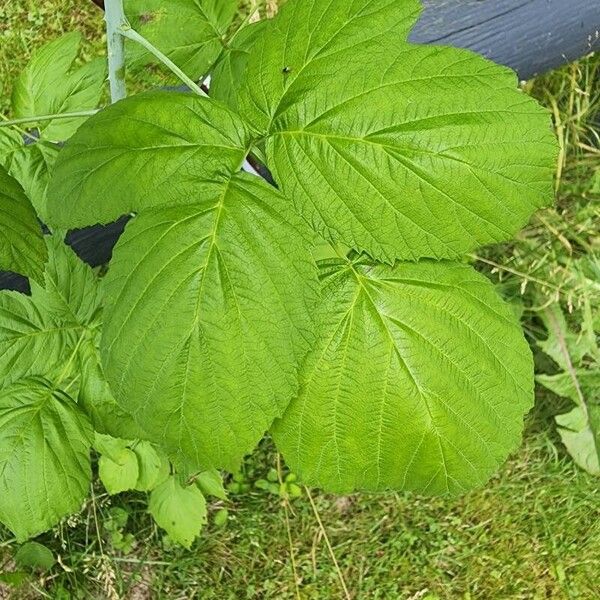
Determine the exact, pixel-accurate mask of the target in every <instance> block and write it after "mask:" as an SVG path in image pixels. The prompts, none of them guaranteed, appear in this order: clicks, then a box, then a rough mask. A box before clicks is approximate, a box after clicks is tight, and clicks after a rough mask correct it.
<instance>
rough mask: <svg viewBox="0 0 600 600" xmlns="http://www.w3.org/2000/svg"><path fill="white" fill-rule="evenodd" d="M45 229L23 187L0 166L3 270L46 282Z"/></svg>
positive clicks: (0, 228)
mask: <svg viewBox="0 0 600 600" xmlns="http://www.w3.org/2000/svg"><path fill="white" fill-rule="evenodd" d="M46 258H47V252H46V246H45V244H44V240H43V239H42V229H41V226H40V224H39V222H38V220H37V217H36V214H35V211H34V210H33V207H32V206H31V203H30V202H29V199H28V198H27V196H26V195H25V192H24V191H23V188H22V187H21V186H20V185H19V183H18V182H17V181H16V180H15V179H14V178H13V177H11V176H10V175H9V174H8V172H7V171H6V170H5V169H4V167H1V166H0V269H2V270H4V271H14V272H16V273H20V274H22V275H27V276H28V277H32V278H33V279H36V280H38V281H41V280H42V279H43V275H42V273H43V265H44V262H45V260H46Z"/></svg>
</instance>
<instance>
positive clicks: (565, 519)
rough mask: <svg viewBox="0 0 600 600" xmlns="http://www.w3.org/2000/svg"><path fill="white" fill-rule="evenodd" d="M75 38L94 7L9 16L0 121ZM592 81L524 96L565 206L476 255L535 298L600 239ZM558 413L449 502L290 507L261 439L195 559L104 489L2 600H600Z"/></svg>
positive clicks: (560, 81) (49, 7) (596, 527)
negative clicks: (21, 77) (575, 238)
mask: <svg viewBox="0 0 600 600" xmlns="http://www.w3.org/2000/svg"><path fill="white" fill-rule="evenodd" d="M73 29H78V30H81V31H82V32H83V33H84V40H85V43H84V48H83V50H82V55H81V60H82V61H85V60H88V59H89V58H91V57H92V56H99V55H102V53H103V51H104V50H103V49H104V43H103V39H102V35H103V34H102V19H101V13H100V11H99V10H98V9H97V8H95V7H94V5H93V4H92V3H91V2H87V0H41V1H40V0H16V1H15V2H5V3H3V6H2V7H0V112H2V114H4V115H6V109H7V106H8V102H7V98H8V94H9V93H10V87H11V82H12V81H13V80H14V78H15V76H16V75H17V74H18V72H19V70H20V69H21V68H22V67H23V66H24V65H25V64H26V63H27V60H28V58H29V57H30V55H31V52H32V51H33V50H34V49H35V48H36V47H37V46H39V45H40V44H42V43H44V41H47V40H50V39H52V38H54V37H56V36H58V35H60V34H61V33H63V32H66V31H71V30H73ZM598 69H599V61H598V57H595V58H590V59H587V60H586V61H582V62H580V63H579V64H577V65H575V66H571V67H566V68H564V69H562V70H560V71H557V72H555V73H553V74H550V75H548V76H546V77H542V78H539V79H538V80H536V81H535V82H532V83H530V84H528V86H527V90H528V91H529V92H530V93H532V94H534V95H535V96H536V97H538V98H539V99H540V100H541V101H542V102H543V103H544V104H546V105H547V106H548V107H549V109H550V110H551V111H552V112H553V114H554V117H555V124H556V127H557V133H558V135H559V138H560V140H561V144H562V161H561V167H560V169H559V171H558V179H557V181H558V183H557V189H558V198H559V204H558V209H557V210H550V211H546V212H544V213H540V215H538V216H537V217H536V218H534V220H533V221H532V224H531V226H530V227H529V228H528V229H527V230H526V232H525V233H524V234H523V236H522V237H521V238H520V240H518V241H517V243H514V244H511V245H508V246H504V247H502V248H494V249H490V250H489V251H488V250H486V251H485V252H484V253H482V258H484V259H485V261H487V262H482V263H480V265H481V267H482V268H484V267H485V266H486V265H487V266H493V265H496V272H497V273H499V274H500V275H502V274H504V275H506V276H507V277H508V278H509V279H508V281H509V282H511V281H512V283H513V284H514V282H515V280H516V281H517V282H520V283H521V284H524V283H527V282H529V283H530V284H531V285H533V284H534V283H535V279H539V277H541V275H540V272H541V273H542V274H546V275H547V274H548V273H550V274H552V273H554V275H553V276H554V277H559V278H560V277H563V276H564V277H565V278H568V277H569V276H570V271H569V268H570V267H569V265H570V264H571V263H570V261H571V259H572V258H573V257H572V256H571V255H568V256H567V255H566V254H565V252H566V251H565V248H564V246H565V244H564V243H562V241H561V238H560V235H563V232H565V231H572V230H575V229H576V230H577V232H578V235H579V234H580V237H582V238H586V239H588V238H589V235H588V234H590V232H589V231H588V230H589V228H590V227H592V228H593V221H592V225H590V224H589V222H588V220H587V219H588V217H585V219H584V218H583V217H581V215H582V214H583V212H584V211H587V210H589V207H590V203H591V202H592V200H591V195H592V188H593V183H592V178H593V171H594V168H595V166H597V165H598V162H597V161H598V159H599V157H600V152H599V150H598V148H599V147H600V144H599V143H598V142H599V140H598V134H597V131H596V129H595V125H594V123H595V121H594V113H595V111H596V110H597V108H598V105H599V104H600V90H599V89H598V72H599V70H598ZM151 76H157V74H156V73H151V74H149V75H148V77H149V78H150V77H151ZM137 84H138V85H141V84H140V82H137ZM586 228H587V229H586ZM559 234H560V235H559ZM591 235H592V237H593V231H592V233H591ZM532 236H533V238H534V240H535V241H536V243H535V244H534V246H535V249H534V250H531V251H527V252H526V251H524V248H527V247H528V246H527V245H524V241H523V240H531V238H532ZM536 236H537V237H536ZM586 236H588V237H586ZM563 237H564V235H563ZM567 237H568V236H567ZM584 246H585V244H584ZM596 249H597V247H596ZM593 250H594V248H592V249H589V250H588V249H586V248H584V249H583V250H580V252H588V251H589V252H592V251H593ZM540 258H541V259H544V261H545V262H544V264H545V267H544V269H542V271H540V266H539V261H540ZM489 263H492V265H490V264H489ZM515 272H516V275H515ZM548 276H550V275H548ZM511 277H512V279H511ZM561 281H562V280H561ZM561 285H562V284H561ZM517 287H519V286H517ZM524 287H526V286H524ZM523 289H524V288H523ZM565 289H567V290H568V282H567V283H565ZM567 304H568V301H567ZM525 317H526V320H525V326H526V330H527V331H528V334H531V335H533V334H534V333H535V328H536V327H537V326H539V324H538V323H537V322H536V320H535V318H534V317H531V316H530V317H528V316H527V307H526V313H525ZM563 408H564V404H562V403H561V402H560V401H559V400H558V399H557V398H555V397H553V396H550V395H548V394H544V393H542V391H541V390H539V391H538V398H537V404H536V408H535V410H534V411H533V413H532V414H531V415H530V417H529V418H528V423H527V429H526V435H525V440H524V442H523V445H522V447H521V448H520V450H519V451H518V452H517V453H515V454H514V455H513V456H512V457H511V458H510V460H509V461H508V463H507V464H506V465H505V467H504V468H503V469H502V470H501V472H500V473H499V474H498V475H497V476H496V477H494V479H493V480H492V481H491V482H490V483H489V484H488V485H487V486H486V487H485V488H484V489H481V490H478V491H474V492H471V493H470V494H467V495H466V496H464V497H462V498H460V499H455V500H444V499H436V500H431V499H426V498H421V497H417V496H414V495H404V494H389V495H385V496H367V495H356V496H352V497H341V498H340V497H332V496H324V495H319V494H317V493H313V496H312V497H309V496H308V495H307V492H303V495H302V496H301V497H299V498H295V499H291V500H289V501H283V500H281V499H280V498H279V496H277V495H272V494H269V493H268V492H265V491H261V490H259V489H256V487H255V486H254V485H253V484H254V482H256V481H257V480H258V479H260V478H264V477H265V476H266V475H267V472H268V471H269V469H272V468H275V467H276V465H277V461H278V457H277V456H276V455H275V454H274V452H273V450H272V446H271V445H270V444H269V442H268V440H266V441H265V442H264V444H263V445H262V447H261V449H260V450H259V451H257V452H256V454H255V455H254V456H253V457H251V458H250V459H249V460H248V463H247V466H246V469H245V471H244V483H247V487H250V491H246V492H245V493H242V494H232V495H231V497H230V500H229V501H228V502H227V503H223V502H220V503H216V504H214V505H213V506H212V510H211V516H212V517H211V521H210V523H209V525H208V527H207V528H206V530H205V532H204V534H203V535H202V537H201V539H200V540H199V542H198V543H197V544H196V545H195V546H194V547H193V549H192V550H191V551H185V550H182V549H178V548H173V547H169V546H168V545H166V544H165V543H164V541H163V539H162V535H161V533H160V531H157V529H156V528H155V526H154V525H153V524H152V521H151V519H150V518H149V517H148V515H147V514H146V512H145V509H146V504H145V499H144V497H143V495H141V494H137V495H136V494H130V495H124V496H121V497H117V498H113V499H110V498H108V497H107V496H106V494H104V493H103V490H102V489H101V487H100V486H97V487H96V489H95V492H94V496H93V498H92V499H91V500H90V501H89V502H88V503H87V504H86V506H85V507H84V509H83V511H82V513H81V514H80V515H79V516H77V517H75V518H72V519H69V520H68V521H67V522H66V523H63V524H62V525H61V526H60V527H59V528H57V529H56V530H55V531H54V532H51V533H49V534H47V535H44V536H42V537H41V538H40V541H42V542H43V543H44V544H46V545H47V546H49V547H50V548H51V549H52V550H53V551H54V552H55V553H56V554H57V555H58V556H59V562H58V565H57V566H55V567H54V568H53V569H52V570H51V571H50V572H49V573H47V574H40V575H39V576H36V577H34V578H33V579H32V580H31V582H30V583H26V584H25V585H24V586H22V587H21V588H14V587H9V586H8V585H3V584H2V583H0V598H4V597H7V598H8V597H10V598H59V599H60V598H111V599H114V598H125V599H132V600H133V599H145V598H168V599H169V600H177V599H179V598H181V599H183V598H185V599H188V598H203V599H212V598H215V599H217V598H218V599H228V598H231V599H243V598H265V599H270V598H272V599H278V600H279V599H286V598H290V599H292V598H302V599H313V598H314V599H328V598H344V597H345V596H344V594H345V592H344V588H346V589H347V590H348V596H349V597H351V598H368V599H371V598H372V599H376V598H382V599H390V598H394V599H395V598H402V599H404V598H406V599H415V600H416V599H423V600H424V599H428V600H433V599H467V598H481V599H511V600H512V599H515V600H517V599H521V598H522V599H528V600H529V599H538V598H539V599H542V598H552V599H554V598H556V599H560V598H568V599H571V598H581V599H590V598H600V579H599V578H598V572H600V519H599V518H598V517H599V514H598V506H599V505H600V486H599V485H598V479H597V478H593V477H592V476H590V475H587V474H586V473H584V472H582V471H581V470H580V469H578V468H577V467H576V466H575V465H574V464H573V462H572V460H571V459H570V457H569V456H568V455H567V454H566V452H565V450H564V448H563V447H562V445H561V444H560V442H559V440H558V437H557V435H556V433H555V430H554V427H553V419H552V416H553V415H554V414H556V413H557V412H559V411H560V410H562V409H563ZM313 500H314V507H313V504H312V501H313ZM224 506H226V507H227V509H228V511H229V516H228V520H227V522H226V523H225V524H220V525H217V524H216V523H215V520H214V515H216V514H217V511H218V510H219V509H221V508H223V507H224ZM115 509H116V510H115ZM121 509H124V510H125V511H127V514H126V517H127V524H126V525H125V526H124V527H122V522H119V520H120V519H121V518H122V517H123V513H122V511H121ZM115 531H116V533H115ZM128 534H133V537H128ZM16 547H17V546H16V544H15V542H14V540H12V539H11V537H10V535H9V534H8V533H7V532H6V531H5V530H2V529H0V581H2V579H5V580H7V579H10V576H8V575H7V573H9V572H10V571H12V570H13V568H14V563H13V560H12V557H13V555H14V551H15V549H16Z"/></svg>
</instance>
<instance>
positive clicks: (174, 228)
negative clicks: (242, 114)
mask: <svg viewBox="0 0 600 600" xmlns="http://www.w3.org/2000/svg"><path fill="white" fill-rule="evenodd" d="M295 224H296V219H295V218H294V214H293V213H291V212H290V211H289V207H288V205H287V204H286V202H285V201H284V200H283V199H282V198H281V196H279V194H277V192H276V191H274V190H273V189H272V188H270V187H269V186H268V185H266V184H265V183H264V182H262V181H261V180H259V179H258V178H256V177H252V176H250V175H236V176H234V177H232V178H231V180H230V182H229V183H228V184H226V185H225V186H224V187H223V189H222V191H221V193H220V194H218V195H214V194H213V195H211V196H205V197H203V198H201V199H199V201H198V203H197V204H193V205H187V206H173V207H170V208H162V209H155V210H148V211H146V212H143V213H141V214H140V215H139V216H138V217H136V219H134V220H133V222H132V223H131V224H130V225H128V227H127V230H126V231H125V234H124V235H123V236H122V238H121V240H120V241H119V244H118V246H117V248H116V249H115V253H114V257H113V260H112V263H111V267H110V270H109V273H108V275H107V277H106V280H105V282H106V285H107V307H106V319H105V328H104V332H103V341H102V355H103V360H104V364H105V370H106V375H107V377H108V380H109V382H110V383H111V388H112V390H113V392H114V393H115V395H116V398H117V400H118V402H119V403H120V405H121V406H122V407H123V408H124V409H125V410H127V412H129V413H131V414H132V415H133V416H134V417H135V418H136V420H137V421H138V423H139V424H140V426H141V427H142V428H143V429H144V430H145V431H147V432H148V434H149V435H150V436H151V439H155V440H160V443H161V445H163V446H164V447H165V448H166V449H167V450H169V451H171V452H174V453H178V454H181V455H182V456H183V457H184V458H185V459H187V460H189V461H190V462H192V463H194V464H197V465H199V466H200V467H203V468H208V467H216V468H219V467H222V468H226V469H228V470H232V471H233V470H235V469H236V468H237V466H238V464H239V462H240V460H241V458H242V457H243V456H244V454H245V453H247V452H250V451H251V450H252V449H253V447H254V446H255V444H256V443H257V442H258V441H259V440H260V438H261V437H262V435H263V433H264V432H265V430H266V429H268V427H269V426H270V424H271V422H272V420H273V419H274V418H275V417H277V416H281V415H282V414H283V411H284V410H285V408H286V406H287V403H288V402H289V400H290V399H291V398H292V396H293V395H294V393H295V390H296V385H297V384H296V379H297V374H296V364H297V362H298V361H299V359H300V358H301V357H302V356H303V355H304V353H305V351H306V349H307V342H308V341H309V340H310V338H311V329H312V319H311V316H310V311H311V307H312V304H313V301H314V294H315V289H314V285H313V284H312V281H313V277H314V271H313V269H314V266H313V263H312V261H311V258H310V253H309V251H308V248H307V245H306V244H305V242H304V241H303V238H302V236H301V234H300V233H299V230H298V229H297V228H296V225H295ZM298 227H299V226H298ZM225 324H226V325H227V326H225ZM198 415H202V418H199V417H198Z"/></svg>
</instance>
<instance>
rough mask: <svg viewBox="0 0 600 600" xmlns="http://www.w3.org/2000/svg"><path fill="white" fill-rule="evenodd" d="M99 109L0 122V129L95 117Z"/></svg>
mask: <svg viewBox="0 0 600 600" xmlns="http://www.w3.org/2000/svg"><path fill="white" fill-rule="evenodd" d="M99 110H100V109H99V108H95V109H93V110H80V111H76V112H70V113H60V114H54V115H36V116H33V117H23V118H21V119H12V120H10V121H8V120H7V121H2V122H0V127H12V126H14V125H23V124H26V123H41V122H43V121H54V120H55V119H56V120H58V119H76V118H78V117H82V118H83V117H91V116H92V115H95V114H96V113H97V112H98V111H99Z"/></svg>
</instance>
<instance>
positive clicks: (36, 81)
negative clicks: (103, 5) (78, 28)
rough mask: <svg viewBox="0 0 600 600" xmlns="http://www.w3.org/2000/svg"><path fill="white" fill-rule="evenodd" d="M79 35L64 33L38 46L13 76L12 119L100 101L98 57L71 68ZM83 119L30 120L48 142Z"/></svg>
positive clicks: (101, 76)
mask: <svg viewBox="0 0 600 600" xmlns="http://www.w3.org/2000/svg"><path fill="white" fill-rule="evenodd" d="M80 43H81V35H80V34H79V33H78V32H72V33H67V34H66V35H64V36H62V37H60V38H58V39H56V40H54V41H52V42H50V43H48V44H46V45H44V46H42V47H41V48H39V49H38V50H37V51H36V52H34V54H33V57H32V58H31V60H30V61H29V63H28V65H27V67H26V68H25V70H24V71H23V72H22V73H21V74H20V76H19V78H18V79H17V81H16V83H15V86H14V89H13V95H12V108H13V113H14V116H15V117H16V118H26V117H36V116H42V115H53V114H61V113H67V112H73V111H75V110H77V111H82V110H88V109H92V108H95V107H96V106H97V105H98V102H99V101H100V96H101V94H102V86H103V84H104V79H105V75H106V69H105V66H104V61H102V60H100V59H98V60H96V61H93V62H91V63H89V64H87V65H84V66H83V67H80V68H79V69H76V70H74V71H73V70H71V69H72V67H73V64H74V62H75V59H76V57H77V54H78V51H79V46H80ZM83 122H84V119H81V118H79V119H66V120H65V119H54V120H46V121H40V122H39V123H37V124H36V123H35V121H32V122H31V123H30V124H29V126H30V127H32V128H33V127H34V126H36V125H37V127H38V128H39V129H40V130H41V132H42V137H44V138H45V139H47V140H51V141H63V140H66V139H67V138H69V137H70V136H71V135H72V134H73V133H74V132H75V131H76V130H77V128H78V127H79V126H80V125H81V124H82V123H83Z"/></svg>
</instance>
